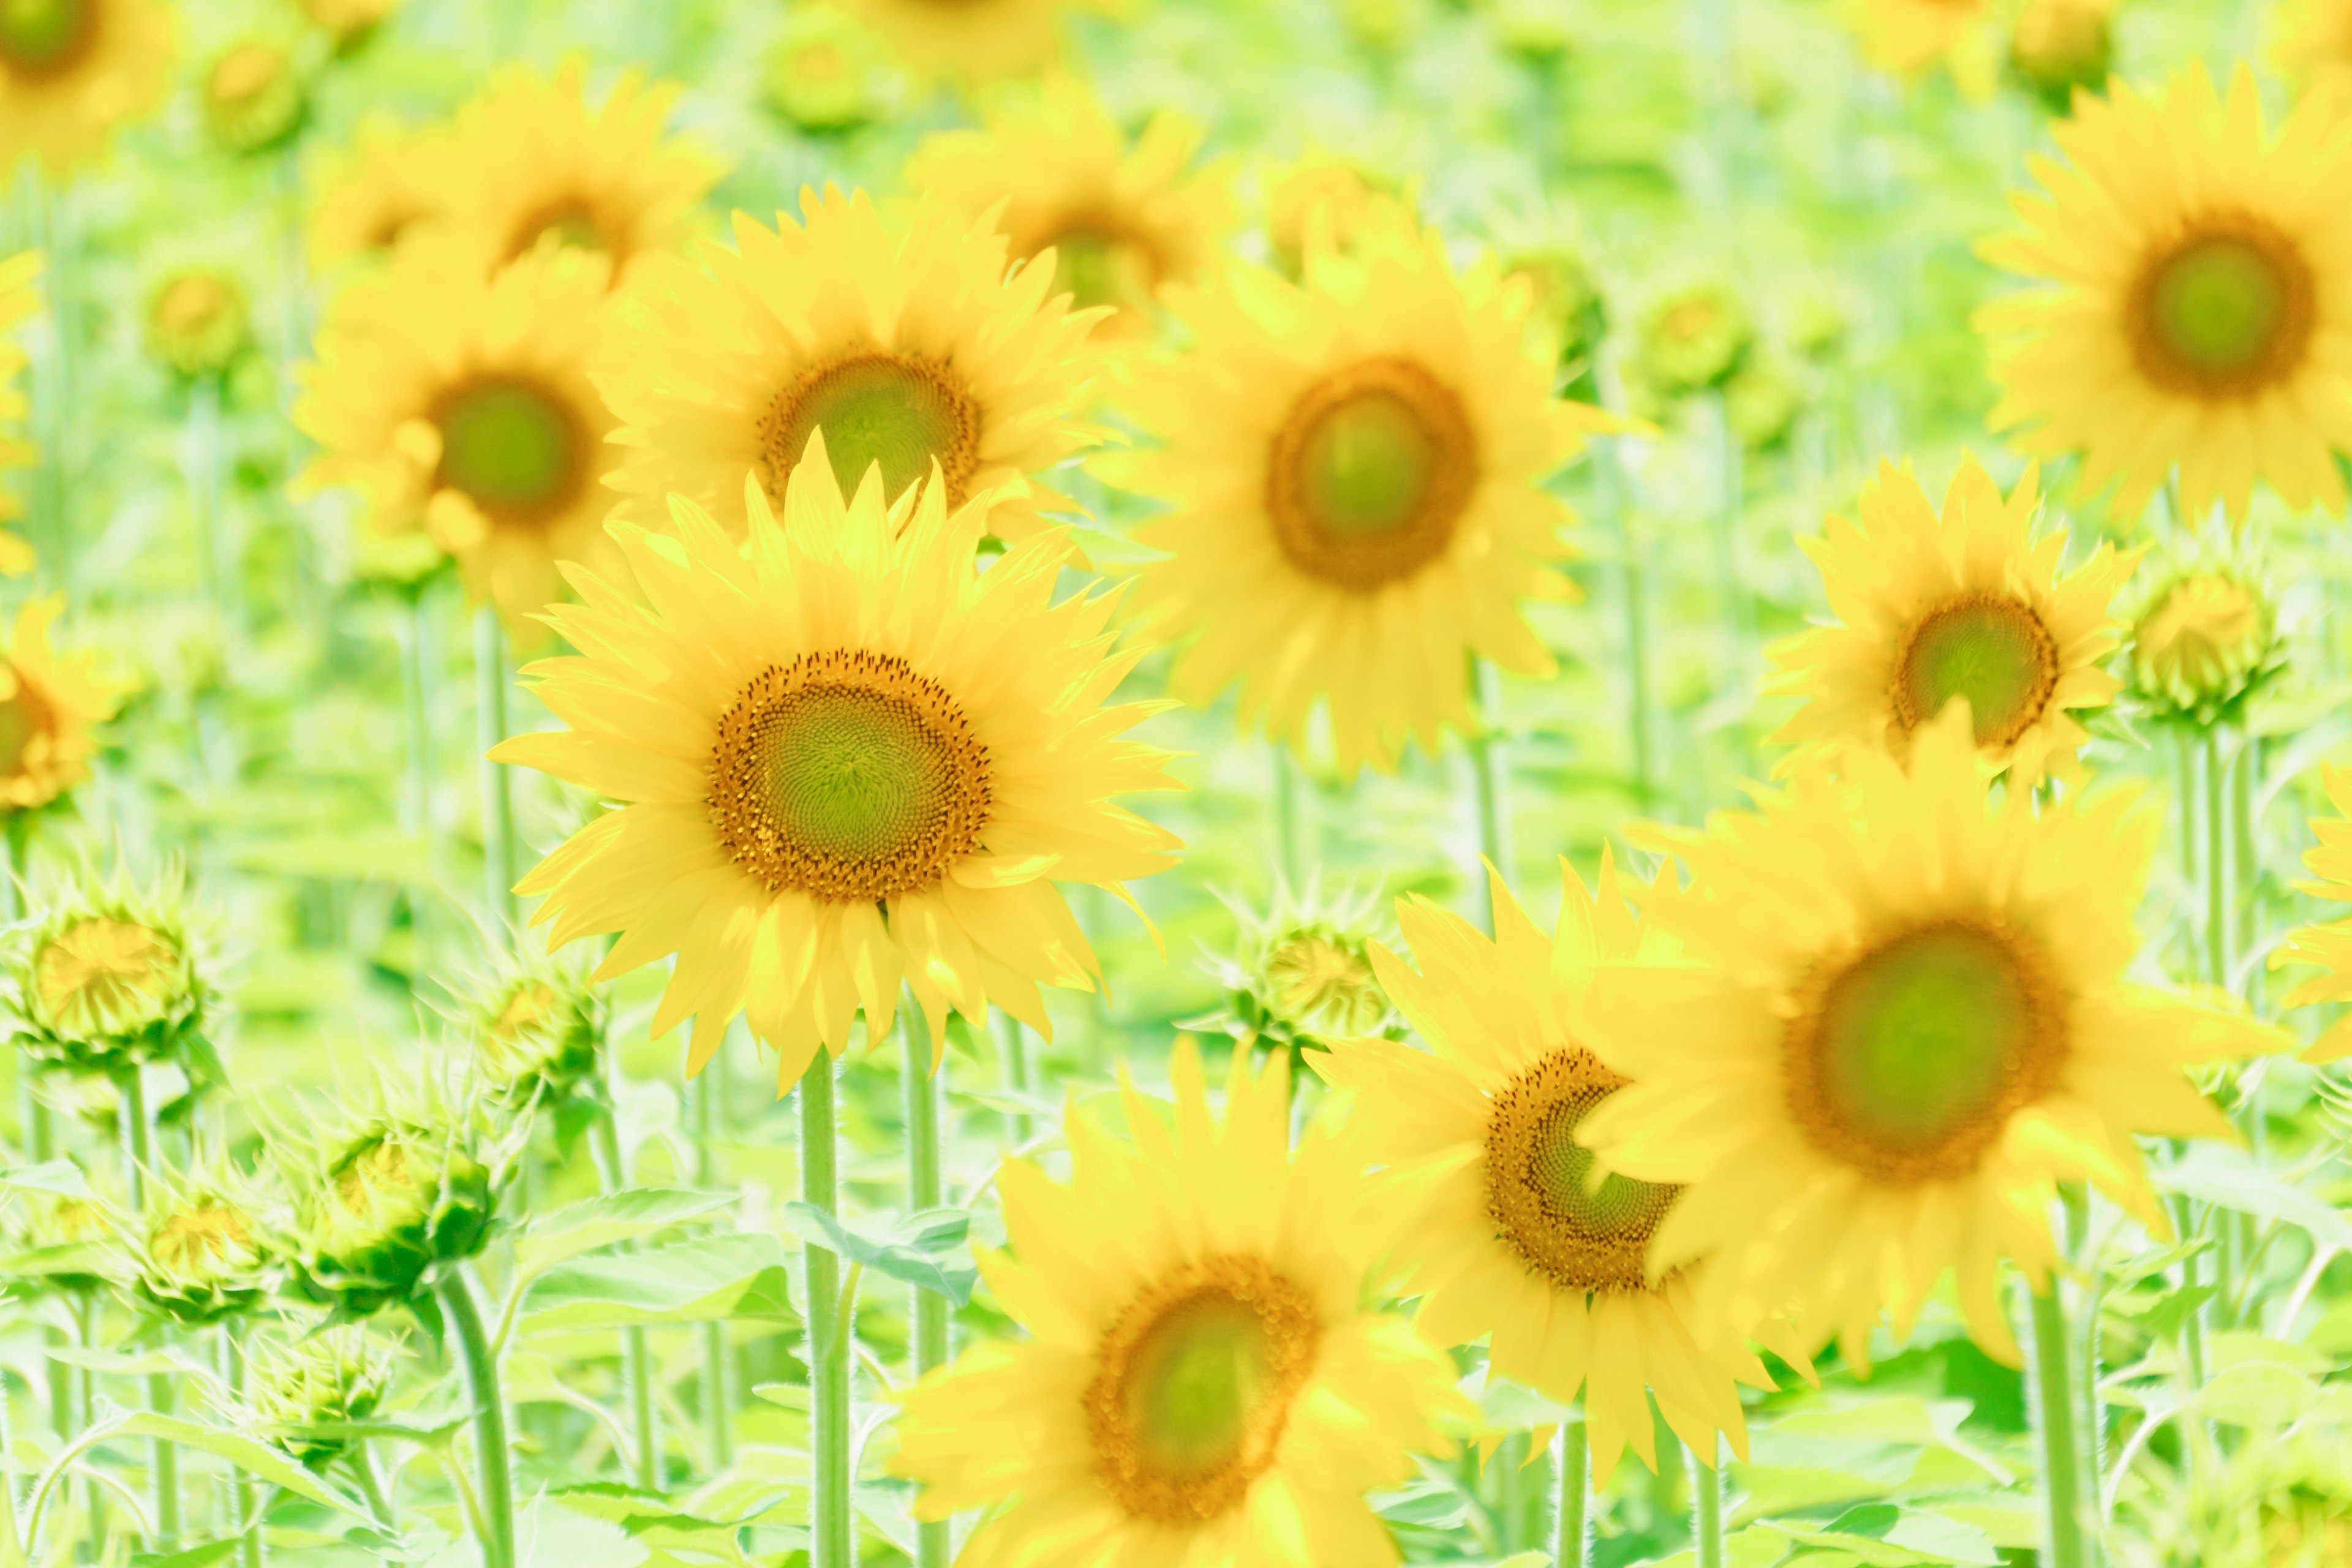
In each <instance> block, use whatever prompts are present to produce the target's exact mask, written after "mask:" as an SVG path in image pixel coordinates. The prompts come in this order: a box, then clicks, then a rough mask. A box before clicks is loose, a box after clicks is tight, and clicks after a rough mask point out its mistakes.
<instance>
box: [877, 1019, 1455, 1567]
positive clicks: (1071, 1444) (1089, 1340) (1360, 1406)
mask: <svg viewBox="0 0 2352 1568" xmlns="http://www.w3.org/2000/svg"><path fill="white" fill-rule="evenodd" d="M1288 1076H1289V1075H1288V1068H1287V1063H1286V1061H1284V1060H1283V1059H1282V1058H1273V1059H1272V1060H1270V1061H1269V1062H1268V1063H1267V1064H1266V1066H1265V1068H1260V1069H1254V1068H1252V1067H1251V1065H1250V1058H1249V1056H1248V1053H1246V1052H1240V1051H1237V1052H1235V1053H1234V1064H1233V1069H1232V1073H1231V1076H1230V1078H1229V1079H1228V1088H1227V1091H1226V1099H1225V1114H1224V1117H1223V1121H1217V1120H1215V1119H1213V1117H1212V1115H1211V1112H1210V1109H1209V1104H1208V1096H1207V1092H1206V1090H1205V1089H1204V1087H1203V1085H1202V1071H1201V1062H1200V1058H1199V1057H1198V1055H1197V1054H1196V1053H1195V1052H1194V1050H1193V1048H1192V1043H1191V1041H1190V1040H1189V1039H1185V1040H1180V1041H1179V1043H1178V1045H1177V1047H1176V1052H1175V1057H1174V1060H1173V1062H1172V1063H1171V1079H1172V1081H1173V1087H1174V1089H1175V1100H1176V1103H1175V1125H1174V1128H1173V1130H1172V1131H1171V1129H1170V1127H1169V1126H1168V1125H1167V1123H1166V1122H1165V1121H1163V1120H1162V1115H1161V1112H1160V1110H1159V1109H1158V1108H1157V1107H1155V1106H1154V1105H1153V1104H1152V1103H1151V1102H1150V1100H1146V1099H1145V1098H1144V1097H1143V1096H1142V1095H1141V1094H1139V1093H1138V1092H1137V1091H1136V1089H1135V1088H1134V1086H1133V1085H1132V1084H1129V1085H1127V1086H1125V1089H1124V1100H1125V1111H1126V1121H1127V1127H1128V1138H1127V1139H1121V1138H1119V1137H1118V1136H1116V1135H1115V1134H1113V1132H1112V1131H1110V1129H1109V1128H1108V1127H1107V1126H1106V1125H1105V1124H1104V1123H1103V1122H1102V1121H1099V1120H1097V1118H1096V1117H1095V1116H1094V1115H1092V1114H1090V1113H1088V1112H1087V1111H1086V1110H1082V1109H1080V1108H1079V1107H1077V1106H1076V1105H1073V1106H1072V1108H1071V1110H1070V1112H1069V1116H1068V1121H1067V1127H1068V1133H1069V1142H1070V1149H1071V1157H1072V1170H1071V1180H1070V1182H1069V1183H1068V1184H1066V1185H1064V1184H1056V1183H1055V1182H1054V1181H1053V1180H1051V1179H1050V1178H1049V1177H1047V1176H1046V1175H1045V1173H1044V1172H1042V1171H1041V1170H1039V1169H1038V1168H1037V1167H1036V1166H1035V1165H1034V1164H1031V1163H1028V1162H1027V1161H1021V1160H1016V1161H1013V1162H1012V1163H1008V1164H1007V1165H1006V1166H1005V1167H1004V1168H1003V1173H1002V1174H1001V1175H1000V1176H999V1177H998V1185H999V1189H1000V1191H1001V1192H1002V1193H1003V1197H1004V1220H1005V1232H1006V1237H1007V1239H1008V1242H1009V1244H1010V1248H1011V1252H1012V1254H1013V1256H1011V1257H1007V1256H1006V1255H1005V1254H1004V1253H1002V1252H982V1254H981V1258H980V1261H981V1268H982V1273H983V1274H984V1276H985V1277H986V1279H987V1280H988V1283H989V1285H990V1287H991V1288H992V1289H993V1290H994V1291H995V1292H996V1295H997V1297H998V1299H999V1300H1001V1301H1002V1302H1003V1305H1004V1307H1005V1309H1006V1310H1008V1311H1009V1312H1010V1313H1011V1315H1012V1316H1013V1320H1014V1321H1017V1322H1019V1323H1020V1324H1021V1325H1022V1326H1023V1327H1024V1328H1025V1329H1027V1330H1028V1331H1029V1332H1030V1334H1031V1335H1032V1336H1034V1337H1033V1338H1032V1339H1031V1340H1029V1341H1028V1342H1024V1343H1019V1344H991V1345H984V1346H982V1347H980V1348H978V1349H975V1350H972V1351H969V1352H966V1353H965V1354H964V1355H963V1356H962V1357H961V1359H960V1360H958V1361H957V1362H956V1363H954V1364H953V1365H951V1366H949V1367H946V1368H943V1369H941V1370H940V1371H939V1372H935V1373H931V1374H930V1375H929V1376H928V1377H926V1378H925V1379H924V1380H923V1381H922V1382H921V1383H919V1384H917V1385H916V1386H915V1387H914V1388H913V1389H912V1390H911V1391H909V1392H908V1394H905V1395H904V1396H903V1398H902V1401H901V1405H902V1413H901V1415H900V1416H899V1421H898V1454H897V1455H896V1456H895V1457H894V1458H892V1459H891V1461H890V1464H889V1468H890V1469H891V1470H892V1471H893V1472H894V1473H896V1474H898V1475H901V1476H906V1477H908V1478H911V1479H915V1480H917V1481H919V1482H921V1483H922V1485H923V1492H922V1496H921V1499H920V1500H919V1502H918V1503H917V1505H916V1514H917V1517H919V1518H923V1519H944V1518H946V1517H947V1516H948V1515H949V1514H950V1512H952V1511H954V1510H960V1509H968V1508H976V1507H986V1508H988V1509H989V1510H990V1512H989V1514H988V1516H987V1518H986V1519H985V1521H983V1522H982V1524H981V1526H980V1527H979V1529H978V1530H977V1531H974V1533H973V1535H972V1538H971V1545H970V1546H969V1547H968V1548H967V1550H966V1552H965V1555H964V1557H963V1558H962V1561H964V1562H965V1563H971V1564H972V1565H973V1568H1043V1565H1044V1564H1048V1563H1051V1564H1055V1565H1057V1568H1060V1565H1066V1568H1112V1565H1114V1564H1125V1563H1167V1564H1176V1563H1215V1564H1218V1565H1220V1568H1275V1565H1276V1564H1284V1565H1287V1564H1293V1563H1317V1564H1319V1565H1323V1568H1385V1565H1386V1564H1389V1563H1395V1562H1396V1561H1397V1552H1396V1547H1395V1545H1394V1544H1393V1543H1392V1542H1391V1541H1390V1539H1389V1536H1388V1532H1387V1531H1385V1530H1384V1529H1382V1528H1381V1523H1380V1521H1379V1520H1378V1519H1377V1518H1376V1517H1375V1516H1374V1515H1373V1513H1372V1511H1371V1510H1370V1507H1368V1506H1367V1505H1366V1503H1365V1501H1364V1493H1365V1491H1366V1490H1367V1489H1370V1488H1374V1487H1381V1486H1393V1485H1395V1484H1397V1483H1399V1482H1401V1481H1402V1480H1404V1479H1406V1478H1407V1477H1408V1476H1409V1475H1410V1474H1412V1458H1411V1457H1410V1456H1411V1455H1412V1454H1413V1453H1415V1452H1423V1453H1428V1452H1440V1451H1443V1450H1444V1449H1445V1448H1447V1447H1450V1445H1449V1444H1448V1443H1447V1442H1446V1440H1445V1439H1444V1437H1443V1436H1441V1434H1440V1432H1439V1430H1438V1428H1439V1426H1440V1425H1441V1424H1444V1423H1446V1422H1449V1421H1459V1420H1461V1419H1464V1418H1465V1417H1467V1415H1469V1410H1468V1407H1467V1404H1466V1402H1465V1401H1464V1400H1462V1398H1461V1396H1460V1395H1459V1394H1456V1393H1455V1392H1454V1388H1453V1369H1452V1367H1451V1366H1450V1365H1449V1364H1448V1363H1446V1362H1445V1361H1444V1358H1443V1357H1441V1356H1439V1355H1437V1354H1436V1353H1434V1352H1433V1351H1432V1350H1431V1349H1430V1348H1429V1347H1428V1346H1427V1345H1425V1344H1423V1342H1421V1341H1420V1340H1419V1339H1418V1338H1417V1337H1416V1336H1415V1335H1414V1334H1413V1332H1412V1330H1411V1328H1410V1327H1409V1326H1408V1325H1407V1324H1406V1323H1405V1322H1404V1321H1403V1320H1402V1319H1400V1318H1397V1317H1394V1316H1392V1315H1391V1314H1388V1313H1384V1312H1375V1311H1368V1310H1365V1308H1364V1306H1363V1302H1364V1300H1365V1299H1366V1295H1367V1292H1366V1289H1365V1286H1366V1279H1365V1272H1364V1263H1365V1259H1364V1258H1362V1257H1361V1256H1360V1255H1359V1254H1358V1252H1357V1251H1356V1249H1355V1248H1353V1247H1349V1246H1348V1245H1347V1244H1345V1243H1343V1242H1341V1241H1339V1240H1338V1239H1336V1238H1337V1237H1339V1235H1340V1234H1341V1233H1342V1232H1343V1231H1344V1230H1345V1228H1346V1226H1344V1225H1343V1223H1342V1221H1343V1218H1344V1216H1345V1215H1346V1213H1347V1208H1348V1204H1349V1193H1350V1190H1351V1188H1352V1187H1353V1186H1354V1182H1353V1177H1354V1168H1353V1167H1352V1166H1351V1165H1349V1163H1347V1162H1346V1161H1345V1160H1344V1159H1343V1158H1342V1157H1341V1151H1340V1145H1339V1142H1337V1141H1336V1140H1334V1139H1332V1138H1330V1137H1329V1136H1328V1133H1327V1132H1326V1131H1325V1130H1323V1129H1322V1128H1321V1127H1320V1126H1319V1125H1318V1127H1316V1128H1315V1129H1313V1130H1311V1131H1309V1132H1308V1133H1307V1137H1306V1138H1305V1139H1304V1141H1303V1142H1301V1143H1300V1145H1299V1148H1298V1149H1297V1152H1296V1153H1293V1152H1291V1150H1290V1148H1289V1142H1290V1140H1289V1133H1288V1126H1289V1115H1288V1096H1287V1082H1288ZM1130 1139H1131V1140H1132V1142H1129V1140H1130Z"/></svg>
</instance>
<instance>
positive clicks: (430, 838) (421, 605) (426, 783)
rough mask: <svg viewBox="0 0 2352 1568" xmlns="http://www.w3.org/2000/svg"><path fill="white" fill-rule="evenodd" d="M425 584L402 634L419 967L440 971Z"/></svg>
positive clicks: (420, 970)
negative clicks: (420, 859) (434, 938)
mask: <svg viewBox="0 0 2352 1568" xmlns="http://www.w3.org/2000/svg"><path fill="white" fill-rule="evenodd" d="M427 614H428V612H427V611H426V609H425V590H424V589H422V588H420V589H419V590H418V591H417V592H416V594H415V595H414V596H413V597H412V598H411V599H410V600H409V603H408V625H407V627H406V635H405V636H404V637H403V638H402V639H401V641H402V647H401V653H402V655H403V658H402V659H401V674H402V676H403V679H402V681H401V685H402V687H403V690H402V692H401V696H402V698H403V699H404V707H405V708H406V709H407V712H406V713H405V714H404V720H405V729H406V731H407V733H406V739H407V746H408V823H409V829H410V831H411V832H413V833H415V835H416V837H417V838H418V839H419V840H420V841H421V842H422V843H423V844H424V846H425V854H424V861H425V863H424V865H422V866H421V867H419V868H417V875H416V877H415V880H414V881H412V882H411V883H410V887H409V898H410V899H411V900H413V901H412V902H411V904H410V906H409V920H410V921H411V922H412V924H413V926H414V929H415V938H416V949H417V951H416V963H415V973H417V974H420V975H422V974H429V973H434V972H435V966H434V963H433V952H432V942H430V940H429V936H430V931H429V926H428V921H427V916H426V912H425V911H426V906H427V904H428V903H429V902H430V901H431V900H430V899H429V897H428V896H427V894H426V892H425V889H426V887H427V886H428V885H429V884H430V883H431V882H432V881H433V880H434V879H435V873H436V872H437V871H438V870H439V869H440V861H441V846H440V844H439V842H438V841H437V840H436V838H435V837H434V834H433V718H432V714H433V685H432V663H431V658H430V652H429V649H430V645H431V638H430V637H429V631H430V627H429V626H428V625H427V623H426V616H427Z"/></svg>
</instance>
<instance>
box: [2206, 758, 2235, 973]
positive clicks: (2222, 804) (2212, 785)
mask: <svg viewBox="0 0 2352 1568" xmlns="http://www.w3.org/2000/svg"><path fill="white" fill-rule="evenodd" d="M2229 779H2230V770H2229V763H2228V762H2227V760H2226V759H2225V758H2224V757H2223V756H2222V752H2221V731H2219V730H2208V731H2206V732H2205V971H2206V973H2205V978H2206V979H2207V980H2208V981H2210V983H2212V984H2214V985H2216V986H2218V987H2220V988H2221V989H2223V990H2227V989H2228V988H2229V984H2230V914H2229V909H2230V861H2229V855H2230V849H2229V831H2230V814H2229V805H2228V796H2229Z"/></svg>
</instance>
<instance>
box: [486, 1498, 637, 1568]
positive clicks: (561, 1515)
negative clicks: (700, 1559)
mask: <svg viewBox="0 0 2352 1568" xmlns="http://www.w3.org/2000/svg"><path fill="white" fill-rule="evenodd" d="M652 1555H653V1552H651V1551H650V1550H649V1549H648V1548H647V1547H646V1544H645V1543H644V1542H638V1541H632V1540H630V1539H629V1532H628V1531H625V1530H623V1529H621V1528H619V1527H618V1526H617V1525H613V1524H608V1523H606V1522H605V1521H603V1520H601V1519H590V1518H589V1517H587V1516H586V1515H585V1514H580V1513H574V1512H573V1511H572V1510H570V1509H568V1508H565V1507H563V1506H562V1504H560V1503H558V1502H557V1501H555V1500H553V1499H551V1498H545V1497H541V1498H534V1499H532V1500H531V1501H530V1503H529V1504H528V1505H527V1506H525V1507H523V1508H521V1509H519V1510H516V1512H515V1568H638V1564H640V1563H644V1562H646V1560H647V1559H648V1558H650V1557H651V1556H652Z"/></svg>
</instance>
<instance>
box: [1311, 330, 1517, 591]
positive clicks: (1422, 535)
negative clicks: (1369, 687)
mask: <svg viewBox="0 0 2352 1568" xmlns="http://www.w3.org/2000/svg"><path fill="white" fill-rule="evenodd" d="M1476 483H1477V445H1476V439H1475V435H1474V434H1473V432H1472V430H1471V428H1470V422H1469V418H1468V416H1467V415H1466V414H1465V412H1464V410H1463V406H1462V403H1461V400H1460V399H1459V398H1458V397H1457V396H1455V395H1454V392H1453V391H1452V390H1451V389H1450V388H1448V387H1447V386H1446V385H1445V384H1444V383H1442V382H1440V381H1439V380H1438V379H1437V378H1436V377H1435V376H1433V375H1432V374H1430V373H1429V372H1428V371H1427V370H1425V369H1423V367H1422V366H1420V365H1418V364H1415V363H1412V362H1410V361H1406V360H1389V359H1381V360H1367V361H1363V362H1361V363H1357V364H1354V365H1350V366H1349V367H1347V368H1346V369H1344V370H1342V371H1339V372H1338V373H1336V374H1332V375H1329V376H1327V377H1325V378H1324V379H1323V380H1322V381H1320V382H1318V383H1317V384H1314V385H1312V386H1310V387H1309V388H1308V389H1307V392H1306V393H1305V394H1303V395H1301V396H1300V397H1299V399H1298V401H1297V404H1296V405H1294V406H1293V407H1292V410H1291V413H1290V416H1289V418H1288V419H1287V420H1286V422H1285V423H1284V425H1283V427H1282V429H1281V430H1280V431H1279V432H1277V433H1276V437H1275V439H1274V444H1273V448H1272V452H1271V454H1270V460H1269V462H1268V465H1267V474H1266V510H1267V513H1268V515H1269V516H1270V518H1271V519H1272V521H1273V523H1274V531H1275V538H1276V542H1277V543H1278V544H1280V545H1281V547H1282V551H1283V553H1284V554H1285V555H1286V556H1288V557H1289V559H1290V561H1291V563H1292V564H1293V565H1296V566H1297V567H1298V568H1299V569H1300V570H1301V571H1304V572H1306V573H1307V574H1309V575H1312V576H1316V577H1319V578H1321V579H1323V580H1324V581H1326V582H1328V583H1331V584H1336V585H1338V586H1340V587H1344V588H1350V589H1355V590H1358V591H1370V590H1372V589H1376V588H1379V587H1381V586H1382V585H1383V584H1388V583H1391V582H1394V581H1396V580H1398V579H1400V578H1403V577H1408V576H1411V575H1412V574H1414V573H1416V572H1419V571H1420V570H1421V569H1422V568H1423V567H1424V566H1427V565H1428V564H1429V563H1431V562H1433V561H1434V560H1436V559H1437V558H1438V557H1439V556H1441V555H1443V554H1444V552H1445V549H1446V547H1447V545H1449V544H1450V543H1451V542H1453V538H1454V524H1455V523H1456V522H1457V521H1460V519H1461V516H1462V513H1463V512H1464V511H1465V510H1466V509H1467V508H1468V506H1469V502H1470V497H1471V493H1472V491H1473V490H1474V489H1475V486H1476Z"/></svg>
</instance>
